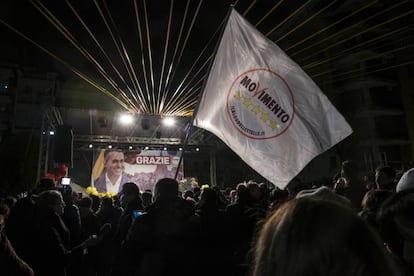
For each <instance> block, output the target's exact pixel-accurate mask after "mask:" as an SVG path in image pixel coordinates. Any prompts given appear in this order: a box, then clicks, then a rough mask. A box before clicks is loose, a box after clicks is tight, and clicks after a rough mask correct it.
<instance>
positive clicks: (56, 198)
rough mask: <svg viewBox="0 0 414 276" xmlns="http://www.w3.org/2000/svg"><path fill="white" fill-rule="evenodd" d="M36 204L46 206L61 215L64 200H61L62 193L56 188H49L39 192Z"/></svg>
mask: <svg viewBox="0 0 414 276" xmlns="http://www.w3.org/2000/svg"><path fill="white" fill-rule="evenodd" d="M36 205H37V206H44V207H47V208H49V209H51V210H52V211H54V212H55V213H56V214H58V215H62V214H63V211H64V208H65V202H64V201H63V198H62V194H61V193H60V192H59V191H56V190H49V191H44V192H42V193H40V194H39V196H38V197H37V199H36Z"/></svg>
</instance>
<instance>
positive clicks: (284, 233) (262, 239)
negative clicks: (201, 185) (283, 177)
mask: <svg viewBox="0 0 414 276" xmlns="http://www.w3.org/2000/svg"><path fill="white" fill-rule="evenodd" d="M388 254H389V253H388V252H387V251H386V250H385V247H384V246H383V244H382V242H381V240H380V239H379V237H378V236H377V235H376V234H375V233H374V232H373V231H372V230H371V229H370V228H369V226H368V224H366V223H365V222H364V221H363V220H362V219H361V218H359V217H358V215H357V214H356V213H355V212H354V211H353V210H352V209H350V208H348V207H346V206H343V205H340V204H337V203H335V202H330V201H326V200H321V199H313V198H310V197H303V198H297V199H294V200H291V201H289V202H287V203H286V204H284V205H283V206H282V207H280V209H278V210H277V211H276V212H275V213H274V214H273V215H271V216H270V217H269V218H268V219H267V221H266V222H265V223H264V225H263V227H262V228H261V231H260V233H259V236H258V240H257V242H256V247H255V263H254V267H253V276H270V275H271V276H278V275H280V276H282V275H289V276H305V275H306V276H309V275H315V276H316V275H317V276H324V275H344V276H346V275H349V276H362V275H364V276H367V275H368V276H369V275H373V276H374V275H375V276H378V275H380V276H381V275H383V276H386V275H396V272H395V268H394V265H393V262H392V260H391V259H390V256H389V255H388Z"/></svg>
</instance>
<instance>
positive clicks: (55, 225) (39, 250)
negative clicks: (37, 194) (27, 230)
mask: <svg viewBox="0 0 414 276" xmlns="http://www.w3.org/2000/svg"><path fill="white" fill-rule="evenodd" d="M34 215H35V216H34V218H35V223H34V227H33V235H32V239H31V242H30V245H28V246H30V247H31V248H32V250H31V251H32V256H30V260H28V263H29V265H30V266H31V267H32V268H33V270H34V272H35V275H42V276H43V275H44V276H47V275H53V276H59V275H66V266H67V264H68V262H69V261H70V258H71V257H73V256H79V255H81V254H82V248H81V247H80V246H78V247H75V248H73V249H72V250H70V236H69V231H68V229H67V227H66V226H65V224H64V222H63V221H62V219H61V217H60V216H58V215H57V214H56V213H54V212H53V211H52V210H50V209H49V208H47V207H43V206H36V207H35V210H34Z"/></svg>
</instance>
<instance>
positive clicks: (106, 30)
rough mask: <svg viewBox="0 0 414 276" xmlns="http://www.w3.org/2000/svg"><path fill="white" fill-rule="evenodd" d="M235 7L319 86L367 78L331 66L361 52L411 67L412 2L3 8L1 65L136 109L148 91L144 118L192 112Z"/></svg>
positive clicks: (31, 4)
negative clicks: (168, 104)
mask: <svg viewBox="0 0 414 276" xmlns="http://www.w3.org/2000/svg"><path fill="white" fill-rule="evenodd" d="M135 2H136V6H135V5H134V3H135ZM232 2H234V4H235V8H236V10H237V11H238V12H239V13H241V14H242V15H244V16H245V18H246V19H247V20H249V21H250V22H251V23H252V24H254V25H256V27H257V28H258V29H259V30H260V31H261V32H262V33H264V34H266V35H267V36H268V37H269V38H270V39H271V40H273V41H274V42H276V43H277V44H278V45H279V47H281V48H282V49H284V50H285V51H286V53H287V54H288V55H289V56H291V57H292V59H293V60H295V61H296V62H297V63H298V64H299V65H301V66H302V68H303V69H304V70H305V71H306V72H307V73H308V74H309V75H310V76H311V77H312V78H313V79H314V80H315V82H316V83H318V84H319V85H321V84H323V83H325V82H335V81H337V80H342V79H343V77H347V78H348V79H350V80H352V79H353V78H357V77H361V76H362V77H364V75H361V74H358V72H354V71H353V70H354V68H343V69H342V71H341V72H335V71H333V69H332V68H331V67H330V63H331V62H334V61H340V60H342V59H347V57H348V56H351V55H352V54H354V53H355V52H359V51H360V50H361V49H363V48H370V49H374V50H375V51H376V52H378V59H380V58H381V57H382V55H388V56H389V55H396V56H397V55H401V54H402V53H404V55H406V58H405V59H404V62H405V63H408V64H410V63H413V62H414V54H413V41H414V34H413V33H414V30H413V29H414V24H413V19H412V18H413V17H414V16H413V13H414V7H413V3H412V1H398V2H394V1H353V0H352V1H322V0H315V1H279V0H272V1H269V0H266V1H265V0H262V1H222V0H213V1H211V0H209V1H172V2H171V1H166V0H164V1H161V0H155V1H154V0H151V1H145V2H144V1H132V0H122V1H121V0H117V1H115V0H110V1H64V0H47V1H45V0H42V1H23V0H3V1H1V4H0V19H1V23H2V24H0V35H1V37H2V41H3V42H2V43H1V51H0V62H2V63H17V64H24V65H29V66H33V67H35V68H39V69H41V70H46V71H50V70H56V71H57V72H60V73H61V77H60V78H61V79H62V80H64V81H65V80H71V81H75V82H80V83H83V85H85V84H86V86H90V87H91V90H92V91H95V92H96V93H101V92H102V91H100V90H99V89H96V87H95V88H93V85H91V83H92V84H96V85H98V86H99V87H103V89H104V90H107V91H109V93H110V94H112V95H114V97H116V98H118V99H120V101H121V102H126V100H125V99H126V98H128V99H131V101H132V102H136V101H137V100H136V99H134V97H133V96H132V94H131V93H133V92H131V91H136V90H139V89H141V90H142V91H143V92H142V95H144V96H146V95H148V94H149V95H151V97H150V98H151V99H150V100H148V101H149V104H148V105H152V102H154V101H155V102H156V103H155V104H154V107H150V108H149V109H148V110H144V112H148V113H159V110H158V109H157V106H158V107H159V102H160V101H161V99H162V98H163V97H165V99H166V100H168V101H171V100H174V97H176V98H177V97H178V98H187V102H190V104H189V106H184V105H185V102H180V101H177V106H180V105H181V106H183V107H182V109H183V110H182V111H191V110H192V109H193V108H194V103H195V99H196V96H197V94H198V92H199V89H200V86H201V84H202V80H203V77H204V76H205V74H206V72H207V68H208V63H209V58H211V57H212V53H213V52H214V47H215V45H216V43H217V41H218V38H219V33H220V24H221V23H222V22H223V21H224V19H225V16H226V14H227V12H228V9H229V6H230V4H231V3H232ZM96 3H97V4H96ZM171 4H172V5H171ZM186 9H187V10H186ZM145 11H146V12H145ZM186 11H187V12H186ZM42 13H43V14H42ZM137 15H138V16H137ZM170 15H171V17H170ZM51 21H52V22H51ZM138 22H139V24H138ZM180 31H181V32H180ZM356 34H359V35H358V38H353V36H354V35H356ZM347 49H349V50H347ZM395 49H397V50H395ZM400 65H401V61H397V60H396V61H395V64H393V65H392V66H394V68H398V67H399V66H400ZM377 69H381V70H384V68H373V71H374V70H377ZM344 71H345V72H344ZM327 72H329V73H327ZM344 73H345V74H344ZM347 73H348V74H347ZM365 74H369V72H368V73H365ZM79 75H81V77H79ZM88 81H89V83H88ZM137 86H140V88H139V87H137ZM177 91H178V92H177ZM122 93H125V97H122V95H121V94H122ZM174 94H175V96H173V95H174ZM107 99H108V100H109V101H112V100H113V99H111V98H110V97H108V98H107ZM120 108H121V106H120ZM178 109H180V107H178Z"/></svg>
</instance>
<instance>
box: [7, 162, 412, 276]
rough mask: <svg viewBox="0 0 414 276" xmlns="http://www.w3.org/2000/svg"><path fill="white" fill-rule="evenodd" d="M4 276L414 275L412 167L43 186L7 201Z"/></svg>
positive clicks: (351, 167) (350, 165)
mask: <svg viewBox="0 0 414 276" xmlns="http://www.w3.org/2000/svg"><path fill="white" fill-rule="evenodd" d="M0 223H1V226H2V230H1V232H0V233H1V234H0V275H40V276H42V275H46V276H47V275H53V276H60V275H68V276H70V275H85V276H89V275H140V276H141V275H142V276H152V275H154V276H156V275H157V276H160V275H184V276H185V275H226V276H232V275H234V276H239V275H240V276H245V275H253V276H270V275H272V276H275V275H276V276H278V275H280V276H285V275H293V276H305V275H315V276H316V275H318V276H321V275H322V276H323V275H350V276H351V275H352V276H362V275H364V276H366V275H368V276H369V275H373V276H374V275H375V276H378V275H380V276H381V275H384V276H389V275H403V276H405V275H414V169H411V170H409V171H407V172H405V173H404V174H403V176H402V177H401V178H400V179H399V181H398V182H397V179H396V174H395V170H394V169H393V168H391V167H379V168H378V169H377V170H376V171H375V179H374V181H373V182H369V181H366V182H362V181H360V179H359V174H358V171H357V166H355V164H354V163H352V162H349V161H346V162H344V163H343V164H342V168H341V172H340V173H339V174H338V175H337V176H336V177H334V180H333V181H332V183H329V185H326V186H309V185H305V184H303V183H301V182H300V181H299V180H297V179H295V180H293V181H292V182H291V183H289V185H288V186H287V188H286V189H285V190H280V189H278V188H269V187H268V186H266V185H265V184H257V183H256V182H253V181H248V182H245V183H240V184H238V185H237V186H236V187H235V189H234V190H225V191H223V190H220V189H219V188H217V187H212V188H203V189H200V188H199V187H193V188H192V189H191V190H188V191H185V192H183V193H180V192H179V191H178V183H177V181H175V180H174V179H170V178H164V179H161V180H159V181H158V182H157V184H156V185H155V188H154V191H153V192H151V191H145V192H144V193H142V192H141V191H139V189H138V187H137V185H136V184H134V183H126V184H124V185H123V187H122V191H121V192H120V193H119V194H118V195H117V196H116V197H115V198H111V197H103V198H99V197H95V196H91V197H83V198H78V197H77V194H76V193H73V192H72V191H71V190H70V189H57V188H55V187H54V185H53V183H50V182H48V181H47V180H42V181H41V182H40V183H39V185H37V187H36V190H35V191H33V192H32V193H31V194H29V195H28V196H26V197H23V198H16V197H12V196H8V197H5V198H2V199H1V202H0Z"/></svg>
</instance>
